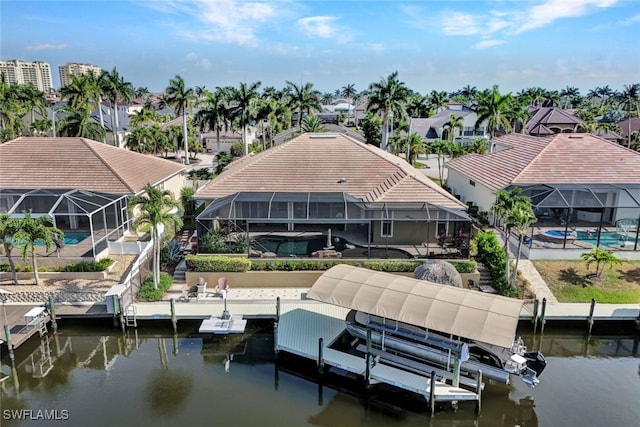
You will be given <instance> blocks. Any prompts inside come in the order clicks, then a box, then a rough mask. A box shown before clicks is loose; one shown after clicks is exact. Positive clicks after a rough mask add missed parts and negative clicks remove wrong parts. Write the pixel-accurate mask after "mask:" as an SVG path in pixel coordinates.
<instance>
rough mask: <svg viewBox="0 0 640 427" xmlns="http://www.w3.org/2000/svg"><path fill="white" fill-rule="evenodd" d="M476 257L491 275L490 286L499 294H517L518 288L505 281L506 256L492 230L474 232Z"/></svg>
mask: <svg viewBox="0 0 640 427" xmlns="http://www.w3.org/2000/svg"><path fill="white" fill-rule="evenodd" d="M476 243H477V245H478V258H479V259H480V262H482V263H483V264H484V265H485V266H486V267H487V269H488V270H489V274H490V275H491V286H493V287H494V289H495V290H496V291H498V293H499V294H500V295H505V296H517V295H518V290H517V289H516V288H514V287H512V286H511V285H509V282H508V281H507V277H506V275H507V270H506V257H505V254H504V250H503V249H502V246H500V242H499V241H498V238H497V237H496V235H495V234H493V232H492V231H481V232H479V233H478V234H476Z"/></svg>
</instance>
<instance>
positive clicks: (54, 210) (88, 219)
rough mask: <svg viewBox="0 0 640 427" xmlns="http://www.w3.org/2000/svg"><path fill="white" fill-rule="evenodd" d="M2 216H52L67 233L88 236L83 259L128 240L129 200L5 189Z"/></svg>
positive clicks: (114, 196)
mask: <svg viewBox="0 0 640 427" xmlns="http://www.w3.org/2000/svg"><path fill="white" fill-rule="evenodd" d="M0 212H7V213H8V214H9V216H10V217H13V218H20V217H23V216H24V212H31V215H32V216H34V217H39V216H48V217H49V218H51V221H52V223H53V225H54V226H56V227H57V228H59V229H61V230H62V231H63V232H65V233H87V234H88V235H89V237H90V240H88V242H89V241H90V247H89V245H88V244H86V243H83V244H82V245H80V246H82V247H81V248H79V249H81V250H82V249H84V247H85V246H86V251H83V252H82V253H79V254H78V255H79V256H86V257H93V258H95V257H96V255H97V254H99V253H100V252H102V251H104V250H105V249H107V248H108V246H109V241H115V240H118V239H120V238H121V237H123V236H124V234H125V231H126V230H127V228H128V223H129V217H128V214H127V196H126V195H121V194H108V193H98V192H94V191H86V190H77V189H74V190H59V189H55V190H50V189H35V190H20V189H9V190H6V189H2V192H1V193H0Z"/></svg>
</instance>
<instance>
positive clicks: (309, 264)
mask: <svg viewBox="0 0 640 427" xmlns="http://www.w3.org/2000/svg"><path fill="white" fill-rule="evenodd" d="M338 264H351V265H354V264H355V263H349V262H345V261H335V260H328V261H315V260H304V259H295V260H294V259H292V260H289V259H287V260H272V261H266V262H252V263H251V270H252V271H321V270H328V269H330V268H331V267H333V266H334V265H338Z"/></svg>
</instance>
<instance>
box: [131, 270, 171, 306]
mask: <svg viewBox="0 0 640 427" xmlns="http://www.w3.org/2000/svg"><path fill="white" fill-rule="evenodd" d="M172 284H173V277H171V276H170V275H168V274H167V273H160V283H158V287H157V288H154V287H153V274H150V275H149V276H147V278H146V279H144V282H142V286H140V290H139V291H138V299H142V300H146V301H160V300H161V299H162V297H163V296H164V293H165V292H166V291H167V290H168V289H169V288H170V287H171V285H172Z"/></svg>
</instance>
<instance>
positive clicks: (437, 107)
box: [429, 90, 449, 113]
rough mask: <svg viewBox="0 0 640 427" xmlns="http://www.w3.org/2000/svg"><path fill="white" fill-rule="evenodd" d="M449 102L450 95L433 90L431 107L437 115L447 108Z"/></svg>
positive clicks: (430, 95)
mask: <svg viewBox="0 0 640 427" xmlns="http://www.w3.org/2000/svg"><path fill="white" fill-rule="evenodd" d="M448 102H449V95H448V94H447V92H445V91H440V92H438V91H436V90H432V91H431V93H430V94H429V107H430V108H431V109H432V110H433V111H434V113H437V112H439V111H441V110H444V109H445V108H447V104H448Z"/></svg>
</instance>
